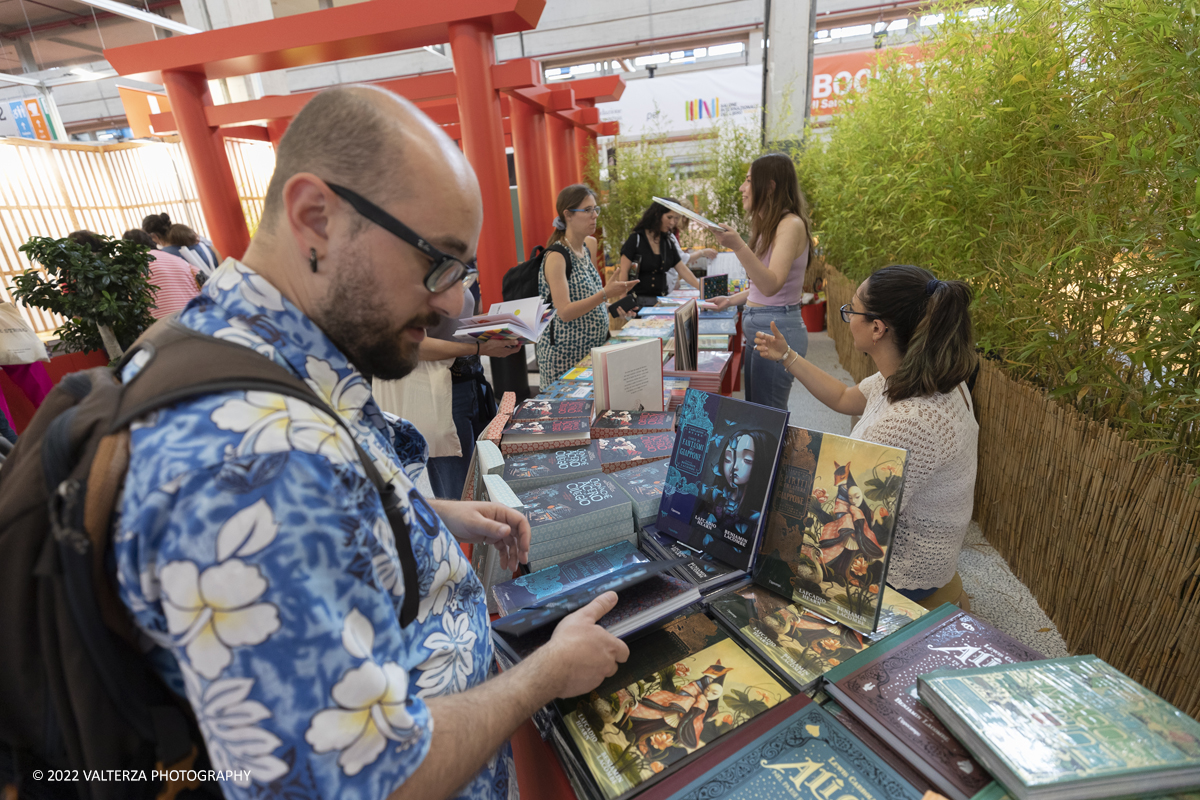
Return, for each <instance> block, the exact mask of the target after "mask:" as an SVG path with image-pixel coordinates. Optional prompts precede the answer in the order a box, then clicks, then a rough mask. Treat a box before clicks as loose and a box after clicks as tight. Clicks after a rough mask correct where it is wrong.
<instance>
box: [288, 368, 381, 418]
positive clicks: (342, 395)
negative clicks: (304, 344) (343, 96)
mask: <svg viewBox="0 0 1200 800" xmlns="http://www.w3.org/2000/svg"><path fill="white" fill-rule="evenodd" d="M304 370H305V371H306V372H307V373H308V377H307V378H305V379H304V382H305V383H307V384H308V385H309V386H311V387H312V389H313V391H314V392H316V393H317V396H319V397H323V398H324V399H325V402H327V403H329V405H330V407H331V408H332V409H333V410H334V411H336V412H338V414H339V415H341V417H342V419H345V420H347V421H348V422H358V420H359V419H360V418H361V417H362V410H363V406H365V405H366V404H367V401H368V400H370V399H371V387H370V386H368V385H367V382H366V381H365V380H363V377H362V375H360V374H358V372H356V371H352V372H351V373H350V374H349V375H347V376H346V377H344V378H342V379H341V380H339V379H338V376H337V372H336V371H335V370H334V369H333V367H332V366H331V365H330V363H329V362H328V361H325V360H324V359H320V358H316V357H315V356H309V357H308V358H307V359H305V361H304Z"/></svg>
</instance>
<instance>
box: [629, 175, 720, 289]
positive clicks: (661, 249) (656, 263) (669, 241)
mask: <svg viewBox="0 0 1200 800" xmlns="http://www.w3.org/2000/svg"><path fill="white" fill-rule="evenodd" d="M666 199H668V200H671V198H670V197H668V198H666ZM671 202H675V203H677V202H679V201H677V200H672V201H671ZM678 227H679V215H678V214H677V213H675V212H674V211H671V210H670V209H668V208H667V207H666V206H663V205H660V204H658V203H651V204H650V207H649V208H647V209H646V210H645V211H644V212H643V213H642V218H641V219H640V220H639V221H638V224H637V225H635V226H634V228H633V233H631V234H629V238H628V239H626V240H625V244H624V245H622V246H621V263H620V265H619V266H618V267H617V279H618V280H622V281H624V280H628V279H629V273H630V271H631V270H632V269H633V268H634V265H636V266H637V286H636V288H635V289H634V290H633V293H634V294H635V295H637V296H639V297H663V296H664V295H666V294H667V293H668V292H669V291H671V289H672V288H674V287H672V286H671V285H670V282H669V281H668V279H667V275H668V273H669V272H670V271H671V270H672V269H674V270H675V271H676V272H677V273H678V275H679V277H681V278H683V279H684V280H685V281H687V282H688V283H689V284H691V286H692V287H693V288H696V289H699V288H700V280H699V279H698V278H697V277H696V276H695V275H693V274H692V271H691V270H690V269H688V266H687V262H688V259H687V258H685V257H684V253H683V250H682V249H680V247H679V242H678V240H677V239H676V238H675V233H674V231H675V229H676V228H678ZM709 252H712V254H713V256H715V255H716V251H715V250H714V251H705V254H707V253H709Z"/></svg>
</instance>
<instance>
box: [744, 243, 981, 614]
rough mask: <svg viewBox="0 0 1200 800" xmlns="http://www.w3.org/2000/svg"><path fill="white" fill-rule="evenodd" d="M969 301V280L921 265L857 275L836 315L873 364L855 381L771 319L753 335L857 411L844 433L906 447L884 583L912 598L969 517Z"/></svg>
mask: <svg viewBox="0 0 1200 800" xmlns="http://www.w3.org/2000/svg"><path fill="white" fill-rule="evenodd" d="M970 306H971V289H970V287H969V286H967V284H965V283H963V282H962V281H940V280H938V279H937V278H936V277H934V275H933V274H932V273H931V272H929V270H925V269H921V268H920V267H913V266H907V265H893V266H889V267H884V268H883V269H881V270H879V271H878V272H876V273H875V274H873V275H872V276H871V277H870V278H868V279H867V280H865V281H863V283H862V284H861V285H860V286H859V287H858V291H857V292H855V293H854V298H853V299H852V300H851V301H850V302H849V303H847V304H846V305H844V306H842V320H843V321H844V322H846V323H847V324H848V325H849V326H850V332H851V334H852V335H853V337H854V346H855V348H857V349H858V350H859V351H861V352H863V353H866V354H867V355H869V356H870V357H871V359H872V360H873V361H874V362H875V366H876V367H878V368H879V371H878V372H876V373H875V374H874V375H871V376H870V377H869V378H866V379H865V380H863V381H862V382H861V383H859V384H858V385H857V386H846V385H845V384H843V383H842V382H841V381H839V380H838V379H837V378H834V377H833V376H832V375H829V374H828V373H826V372H824V371H822V370H820V369H818V368H817V367H815V366H813V365H812V364H811V363H809V362H808V361H807V360H805V358H804V357H803V356H802V355H800V354H798V353H796V352H795V350H793V349H792V348H790V347H788V343H787V341H786V340H785V339H784V337H783V335H782V334H780V332H779V330H778V329H777V328H776V327H775V326H774V325H772V326H771V333H769V334H768V333H761V332H760V333H759V334H758V335H757V337H756V339H755V349H756V350H757V351H758V353H759V354H760V355H761V356H762V357H764V358H768V359H770V360H772V361H776V362H778V363H779V364H780V365H781V366H782V367H783V368H784V369H786V370H787V371H788V372H789V373H790V374H791V375H792V376H793V377H795V379H796V380H798V381H800V383H802V384H804V387H805V388H806V389H808V390H809V391H810V392H811V393H812V394H813V396H814V397H816V398H817V399H818V400H820V401H821V402H822V403H824V404H825V405H827V406H829V407H830V408H832V409H833V410H834V411H840V412H841V413H843V414H850V415H854V416H860V417H861V418H860V419H859V421H858V424H857V425H855V426H854V430H852V431H851V433H850V436H851V438H854V439H862V440H864V441H869V442H877V443H879V444H886V445H890V446H892V447H903V448H905V449H906V450H908V462H907V465H906V467H905V478H904V497H903V499H902V500H901V503H902V505H901V507H900V513H899V515H898V516H897V518H896V526H895V539H894V541H893V543H892V547H893V548H894V549H893V550H892V555H891V561H890V564H889V566H888V583H889V584H891V585H892V586H893V587H894V588H896V589H898V590H899V591H900V592H901V593H902V594H904V595H906V596H907V597H909V598H911V599H913V600H917V601H921V600H924V599H926V598H927V597H929V596H930V595H932V594H933V593H934V592H936V591H937V590H938V589H941V588H943V587H947V586H948V584H950V583H951V582H952V581H954V580H956V574H955V573H956V570H957V568H958V553H959V551H960V550H961V549H962V542H963V537H964V536H965V535H966V532H967V526H968V525H969V524H970V522H971V510H972V506H973V504H974V496H975V465H976V464H975V462H976V454H977V452H978V442H979V425H978V424H977V423H976V422H975V409H974V405H973V404H972V402H971V397H970V390H969V388H968V381H970V380H971V379H972V378H973V376H974V374H975V371H976V370H977V369H978V358H977V356H976V355H975V338H974V333H973V331H972V327H971V311H970ZM951 593H953V594H956V595H957V592H956V591H952V592H951ZM956 599H961V598H958V597H950V598H949V600H950V601H951V602H954V601H955V600H956Z"/></svg>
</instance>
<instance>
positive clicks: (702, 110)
mask: <svg viewBox="0 0 1200 800" xmlns="http://www.w3.org/2000/svg"><path fill="white" fill-rule="evenodd" d="M684 113H685V115H686V117H687V121H688V122H696V121H698V120H702V119H705V118H708V119H716V118H717V117H719V116H721V98H719V97H714V98H712V99H711V100H702V99H700V98H696V99H695V100H688V101H687V103H685V104H684Z"/></svg>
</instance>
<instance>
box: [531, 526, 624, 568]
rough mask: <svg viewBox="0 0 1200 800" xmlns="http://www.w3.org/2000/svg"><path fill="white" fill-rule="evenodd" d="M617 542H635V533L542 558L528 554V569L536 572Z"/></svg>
mask: <svg viewBox="0 0 1200 800" xmlns="http://www.w3.org/2000/svg"><path fill="white" fill-rule="evenodd" d="M618 542H630V543H633V544H636V543H637V534H636V533H630V534H629V535H618V536H613V538H612V539H611V540H610V541H606V542H601V543H600V544H595V545H588V546H586V547H582V548H580V549H579V550H571V551H569V552H566V553H563V554H562V555H558V556H549V557H546V558H542V559H535V558H534V557H533V556H532V555H530V557H529V571H530V572H537V571H538V570H539V569H545V568H546V567H552V566H554V565H555V564H561V563H562V562H564V561H570V560H571V559H572V558H578V557H579V556H583V555H587V554H588V553H591V552H594V551H596V550H599V549H600V548H601V547H607V546H609V545H612V544H617V543H618Z"/></svg>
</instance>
